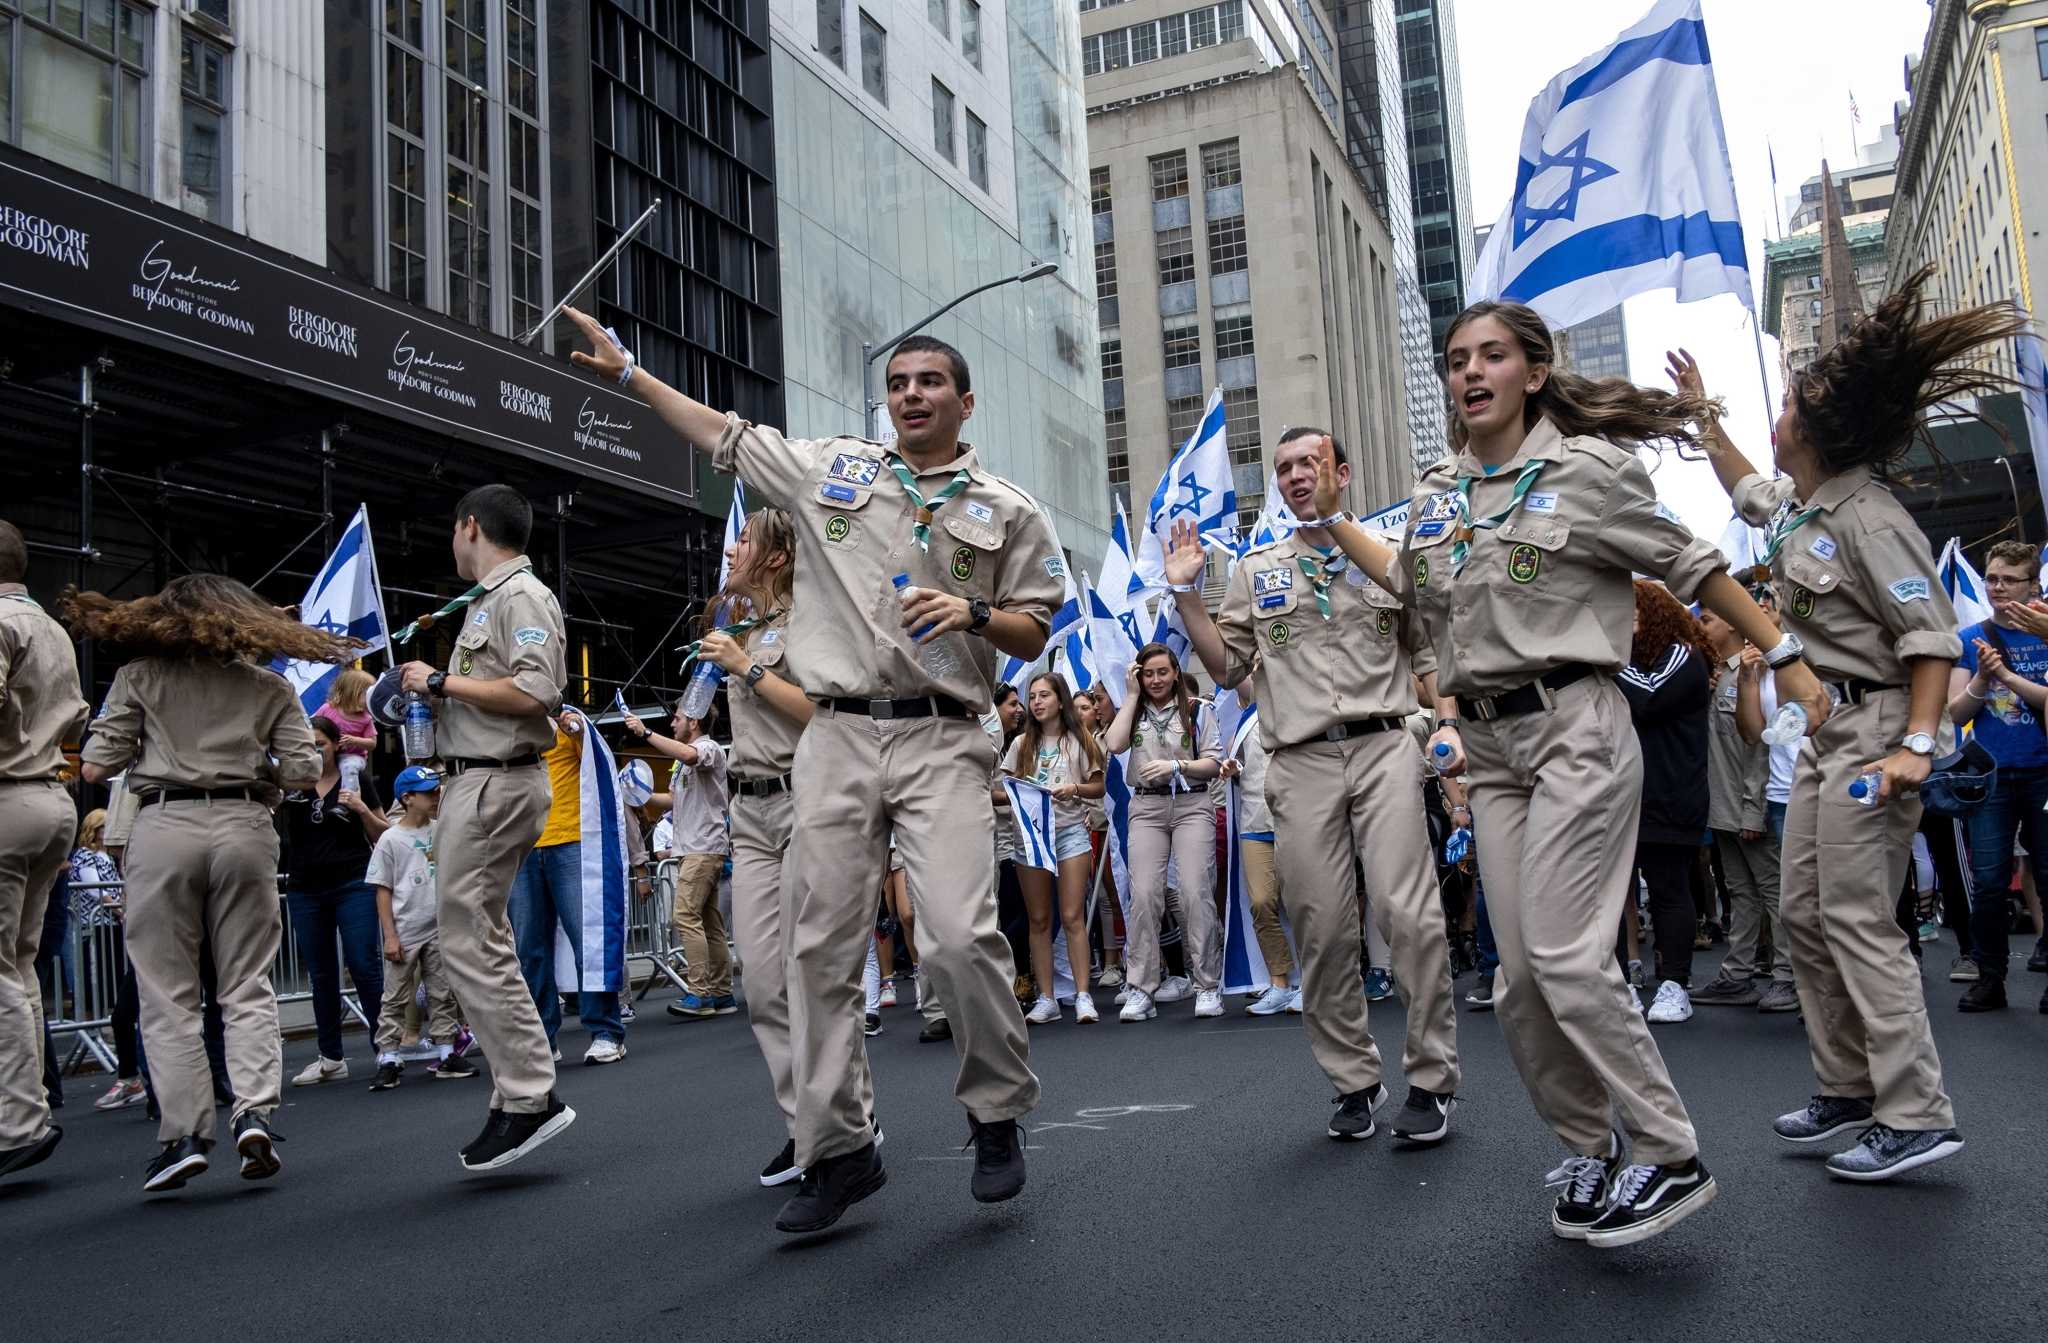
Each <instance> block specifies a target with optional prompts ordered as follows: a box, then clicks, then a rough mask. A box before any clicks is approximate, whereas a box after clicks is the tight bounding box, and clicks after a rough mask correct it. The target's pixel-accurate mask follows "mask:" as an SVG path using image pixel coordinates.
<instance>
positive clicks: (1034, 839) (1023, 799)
mask: <svg viewBox="0 0 2048 1343" xmlns="http://www.w3.org/2000/svg"><path fill="white" fill-rule="evenodd" d="M1003 790H1004V791H1005V792H1007V793H1008V794H1009V795H1010V811H1011V813H1012V814H1013V815H1014V816H1015V817H1016V818H1017V838H1018V840H1019V841H1020V842H1021V844H1022V846H1023V852H1022V853H1021V854H1020V855H1019V856H1018V858H1017V862H1018V863H1020V864H1021V865H1023V866H1025V867H1035V868H1039V869H1041V870H1043V871H1046V872H1058V871H1059V870H1060V864H1059V859H1058V857H1056V855H1057V854H1058V853H1059V849H1058V847H1057V846H1056V845H1055V844H1054V843H1053V835H1054V832H1055V829H1056V827H1055V826H1054V823H1053V811H1052V794H1051V793H1049V792H1047V791H1046V790H1045V789H1043V788H1040V787H1039V786H1038V785H1037V784H1035V783H1026V782H1024V780H1022V779H1004V780H1003Z"/></svg>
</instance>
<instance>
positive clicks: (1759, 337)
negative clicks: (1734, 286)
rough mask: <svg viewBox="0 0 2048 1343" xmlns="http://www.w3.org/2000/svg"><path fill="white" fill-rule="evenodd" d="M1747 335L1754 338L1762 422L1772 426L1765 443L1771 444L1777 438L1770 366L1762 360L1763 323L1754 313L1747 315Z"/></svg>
mask: <svg viewBox="0 0 2048 1343" xmlns="http://www.w3.org/2000/svg"><path fill="white" fill-rule="evenodd" d="M1749 333H1750V335H1752V336H1754V337H1755V338H1756V378H1757V382H1758V383H1760V384H1761V385H1762V386H1763V389H1764V420H1765V422H1766V423H1767V424H1770V425H1771V426H1772V428H1771V430H1770V432H1769V433H1768V434H1766V435H1765V441H1766V442H1767V443H1768V442H1773V441H1774V440H1775V438H1776V436H1777V429H1776V423H1777V421H1776V418H1775V417H1774V416H1773V415H1772V414H1771V374H1770V365H1769V364H1768V363H1767V362H1766V361H1765V359H1764V321H1763V318H1762V317H1761V316H1760V315H1759V314H1758V313H1756V312H1755V311H1751V313H1750V314H1749Z"/></svg>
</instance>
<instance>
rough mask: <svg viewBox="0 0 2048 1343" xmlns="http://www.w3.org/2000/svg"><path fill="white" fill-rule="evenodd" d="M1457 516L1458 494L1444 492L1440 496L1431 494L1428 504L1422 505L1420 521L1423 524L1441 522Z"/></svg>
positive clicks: (1451, 491)
mask: <svg viewBox="0 0 2048 1343" xmlns="http://www.w3.org/2000/svg"><path fill="white" fill-rule="evenodd" d="M1457 516H1458V492H1457V491H1456V490H1445V491H1443V492H1442V493H1440V494H1432V495H1430V496H1429V502H1428V503H1427V504H1424V505H1423V509H1422V520H1423V521H1424V522H1442V521H1444V520H1446V519H1450V518H1455V517H1457Z"/></svg>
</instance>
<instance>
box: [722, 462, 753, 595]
mask: <svg viewBox="0 0 2048 1343" xmlns="http://www.w3.org/2000/svg"><path fill="white" fill-rule="evenodd" d="M746 529H747V487H746V486H744V485H742V484H741V483H740V478H739V477H738V476H734V477H733V478H732V505H731V506H730V507H729V508H727V509H726V510H725V549H724V550H722V551H721V552H719V554H720V558H719V561H718V590H719V591H720V592H723V591H725V585H726V582H727V581H728V580H729V579H731V578H732V548H733V547H734V546H736V545H738V544H739V543H740V533H741V532H743V531H745V530H746Z"/></svg>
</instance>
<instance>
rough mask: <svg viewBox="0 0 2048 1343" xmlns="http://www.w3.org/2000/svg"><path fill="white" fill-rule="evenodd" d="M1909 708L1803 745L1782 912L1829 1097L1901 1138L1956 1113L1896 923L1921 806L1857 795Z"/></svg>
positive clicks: (1904, 701) (1899, 702) (1810, 1041)
mask: <svg viewBox="0 0 2048 1343" xmlns="http://www.w3.org/2000/svg"><path fill="white" fill-rule="evenodd" d="M1909 702H1910V697H1909V696H1908V694H1907V692H1906V691H1904V690H1887V691H1883V692H1880V693H1878V694H1876V695H1873V696H1871V697H1870V698H1869V699H1867V700H1865V701H1864V702H1863V703H1862V704H1857V705H1849V704H1844V705H1842V706H1840V707H1839V708H1837V709H1836V710H1835V711H1834V713H1833V714H1832V715H1830V716H1829V718H1828V720H1827V722H1825V723H1823V724H1821V726H1820V730H1819V731H1818V732H1816V733H1815V734H1814V735H1813V736H1812V737H1810V738H1808V739H1807V740H1806V742H1805V743H1804V744H1803V745H1801V746H1800V748H1799V764H1798V766H1797V767H1796V768H1795V769H1794V770H1793V774H1792V800H1791V802H1790V804H1789V805H1788V806H1787V807H1786V810H1785V845H1784V850H1785V869H1784V894H1783V897H1782V902H1781V904H1782V909H1783V913H1784V916H1785V919H1784V928H1785V940H1786V941H1787V942H1788V943H1789V944H1790V947H1789V950H1790V951H1791V953H1792V976H1793V983H1794V984H1795V985H1796V986H1797V988H1798V990H1799V1007H1800V1010H1801V1011H1802V1012H1804V1013H1805V1015H1806V1042H1807V1048H1808V1050H1809V1051H1810V1052H1811V1053H1812V1055H1813V1070H1814V1072H1815V1073H1816V1074H1817V1075H1818V1076H1819V1078H1820V1089H1821V1093H1822V1094H1823V1095H1828V1096H1857V1097H1865V1098H1870V1099H1871V1111H1872V1113H1873V1115H1874V1117H1875V1118H1876V1120H1877V1122H1878V1123H1880V1124H1885V1125H1889V1126H1890V1127H1892V1128H1899V1129H1944V1128H1949V1127H1952V1126H1953V1125H1954V1124H1955V1109H1954V1107H1952V1106H1951V1105H1950V1104H1949V1098H1948V1093H1947V1092H1946V1091H1944V1090H1943V1089H1942V1084H1941V1059H1940V1058H1939V1057H1938V1056H1937V1055H1936V1054H1935V1052H1934V1036H1933V1035H1932V1033H1931V1032H1930V1031H1929V1030H1928V1026H1927V997H1926V994H1925V993H1924V992H1923V991H1922V989H1921V987H1920V967H1919V965H1918V963H1916V962H1915V961H1914V959H1913V954H1912V952H1911V951H1910V950H1909V949H1908V946H1907V943H1906V934H1905V931H1904V930H1903V929H1901V928H1900V927H1899V925H1898V922H1897V920H1896V919H1895V918H1894V911H1895V909H1896V908H1897V904H1898V898H1899V889H1900V887H1901V886H1902V885H1903V884H1904V883H1905V879H1906V864H1907V862H1908V861H1910V859H1911V856H1912V844H1913V832H1914V831H1915V830H1917V829H1919V826H1920V812H1921V805H1920V799H1919V797H1918V795H1917V794H1916V795H1914V796H1911V797H1894V798H1892V800H1891V801H1889V802H1887V803H1885V804H1884V805H1882V806H1877V807H1866V806H1863V805H1861V804H1860V803H1858V802H1857V801H1856V800H1855V799H1854V798H1852V797H1850V796H1849V785H1850V783H1851V782H1853V781H1854V780H1855V778H1856V776H1857V775H1858V774H1859V773H1860V772H1861V771H1862V769H1863V766H1865V765H1867V764H1869V763H1870V762H1872V761H1874V760H1881V759H1883V758H1884V757H1885V756H1887V755H1890V754H1891V753H1892V752H1893V751H1894V750H1896V749H1897V748H1898V744H1899V742H1900V741H1902V740H1903V739H1904V738H1905V735H1906V716H1907V710H1908V707H1909ZM1942 735H1943V736H1944V738H1945V737H1946V736H1947V734H1946V733H1943V734H1942ZM1944 744H1945V743H1944ZM1489 895H1491V892H1489ZM1489 908H1490V906H1489Z"/></svg>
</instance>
